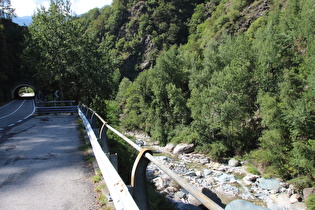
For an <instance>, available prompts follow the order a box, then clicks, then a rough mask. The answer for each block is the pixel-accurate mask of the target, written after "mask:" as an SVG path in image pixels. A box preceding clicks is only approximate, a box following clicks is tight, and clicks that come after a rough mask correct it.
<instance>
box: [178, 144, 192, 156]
mask: <svg viewBox="0 0 315 210" xmlns="http://www.w3.org/2000/svg"><path fill="white" fill-rule="evenodd" d="M193 151H194V144H185V143H180V144H178V145H176V147H175V148H174V150H173V153H174V154H184V153H190V152H193Z"/></svg>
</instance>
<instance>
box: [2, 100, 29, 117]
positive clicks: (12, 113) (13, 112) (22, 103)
mask: <svg viewBox="0 0 315 210" xmlns="http://www.w3.org/2000/svg"><path fill="white" fill-rule="evenodd" d="M24 103H25V100H24V101H23V102H22V103H21V105H20V106H19V107H18V108H17V109H16V110H15V111H14V112H12V113H10V114H7V115H5V116H3V117H0V119H3V118H6V117H9V116H10V115H13V114H14V113H15V112H17V111H18V110H19V109H20V108H21V107H22V106H23V104H24Z"/></svg>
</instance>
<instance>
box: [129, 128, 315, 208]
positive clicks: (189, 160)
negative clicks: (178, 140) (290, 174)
mask: <svg viewBox="0 0 315 210" xmlns="http://www.w3.org/2000/svg"><path fill="white" fill-rule="evenodd" d="M126 134H127V135H130V136H135V137H136V138H137V139H138V141H142V142H143V143H144V145H150V146H149V147H150V148H152V149H153V150H155V151H157V152H158V153H159V154H160V155H159V154H158V155H157V156H156V158H158V159H160V161H162V162H163V163H164V164H165V165H167V166H168V167H169V168H170V169H172V170H173V171H174V172H176V173H177V174H179V175H180V176H181V177H183V178H185V179H186V180H187V181H188V182H189V183H190V184H192V185H193V186H195V187H196V188H199V189H200V190H201V191H202V192H204V193H205V194H206V195H207V196H209V197H210V198H211V199H212V200H214V201H215V202H217V203H218V204H219V205H221V206H222V207H223V208H224V207H225V205H227V204H228V203H230V202H231V201H233V200H237V199H242V200H246V201H249V202H252V203H255V204H257V205H259V206H263V207H265V208H268V209H272V210H281V209H283V210H284V209H285V210H298V209H299V210H300V209H306V207H305V205H304V202H303V201H305V197H306V196H307V195H309V194H310V193H309V191H310V192H311V191H312V192H314V191H315V189H313V188H309V189H305V190H304V193H303V194H299V193H298V192H297V191H296V190H295V189H294V187H293V186H292V185H289V184H288V183H285V182H282V181H281V180H280V179H276V178H269V179H265V178H263V177H261V176H260V175H256V174H250V173H248V172H247V171H246V166H244V165H243V163H242V162H240V161H238V160H236V159H231V160H229V161H228V162H226V163H219V162H214V161H211V160H210V159H209V158H208V157H207V156H205V155H202V154H197V153H194V152H193V145H188V144H179V145H176V146H175V145H172V144H168V145H167V146H166V147H159V146H157V145H154V144H152V143H150V138H149V137H148V136H146V135H144V134H141V133H126ZM147 176H148V178H149V179H150V180H151V181H152V182H153V183H154V184H155V186H156V188H157V190H158V191H159V192H160V193H162V194H164V195H165V196H166V197H167V198H168V199H170V200H171V201H173V202H174V203H175V204H176V205H177V208H178V209H187V207H188V206H187V205H189V209H198V206H199V207H200V206H201V204H200V203H199V201H197V200H196V199H195V198H194V197H193V196H191V195H190V194H189V193H188V192H187V191H185V190H184V189H182V188H181V187H180V186H179V185H178V184H177V183H175V182H174V181H172V180H171V178H169V177H168V176H167V175H166V174H165V173H164V172H162V171H161V170H159V169H158V168H157V167H156V166H155V165H154V164H149V166H148V169H147ZM192 205H193V207H192ZM257 209H260V208H259V207H257Z"/></svg>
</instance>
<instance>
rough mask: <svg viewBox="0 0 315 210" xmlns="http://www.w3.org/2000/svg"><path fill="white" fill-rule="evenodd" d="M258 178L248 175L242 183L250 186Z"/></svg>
mask: <svg viewBox="0 0 315 210" xmlns="http://www.w3.org/2000/svg"><path fill="white" fill-rule="evenodd" d="M258 178H259V176H258V175H253V174H248V175H246V176H245V177H244V178H243V182H244V183H245V185H247V186H248V185H252V184H253V183H254V182H255V181H256V180H257V179H258Z"/></svg>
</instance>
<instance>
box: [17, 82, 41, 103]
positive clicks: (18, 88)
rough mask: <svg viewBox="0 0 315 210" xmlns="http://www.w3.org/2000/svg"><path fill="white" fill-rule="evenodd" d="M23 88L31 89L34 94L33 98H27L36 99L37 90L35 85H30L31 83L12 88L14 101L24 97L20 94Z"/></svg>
mask: <svg viewBox="0 0 315 210" xmlns="http://www.w3.org/2000/svg"><path fill="white" fill-rule="evenodd" d="M23 87H27V88H31V89H32V90H33V92H34V95H33V96H26V97H33V98H34V97H35V96H36V92H37V91H36V88H35V86H34V85H32V84H29V83H20V84H17V85H14V86H13V88H12V91H11V95H12V99H18V98H22V97H23V96H21V95H20V94H19V91H20V90H21V89H22V88H23Z"/></svg>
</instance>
